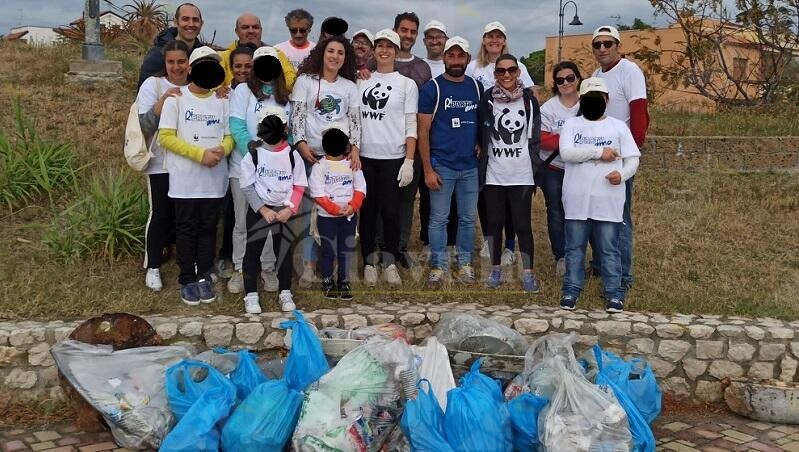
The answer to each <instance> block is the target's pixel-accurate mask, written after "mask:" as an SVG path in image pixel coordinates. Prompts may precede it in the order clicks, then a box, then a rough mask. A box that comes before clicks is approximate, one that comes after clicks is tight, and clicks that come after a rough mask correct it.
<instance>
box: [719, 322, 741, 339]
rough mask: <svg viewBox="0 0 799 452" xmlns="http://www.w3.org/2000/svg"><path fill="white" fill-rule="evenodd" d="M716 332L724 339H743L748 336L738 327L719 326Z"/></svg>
mask: <svg viewBox="0 0 799 452" xmlns="http://www.w3.org/2000/svg"><path fill="white" fill-rule="evenodd" d="M716 331H718V332H719V333H721V335H722V336H724V337H742V336H744V335H745V334H746V333H745V332H744V329H743V328H741V327H740V326H737V325H719V326H717V327H716Z"/></svg>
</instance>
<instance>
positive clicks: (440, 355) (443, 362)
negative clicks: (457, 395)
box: [413, 336, 455, 411]
mask: <svg viewBox="0 0 799 452" xmlns="http://www.w3.org/2000/svg"><path fill="white" fill-rule="evenodd" d="M413 352H414V353H415V354H416V355H417V358H421V364H420V365H419V370H418V374H419V378H420V379H426V380H428V381H429V382H430V386H432V390H433V392H434V393H435V396H436V400H438V404H439V405H440V406H441V411H446V410H447V392H449V390H450V389H453V388H454V387H455V377H453V375H452V366H451V365H450V362H449V354H447V348H446V347H444V345H443V344H441V343H440V342H438V339H436V337H435V336H430V337H428V338H427V339H426V340H425V342H424V344H423V345H422V346H414V347H413Z"/></svg>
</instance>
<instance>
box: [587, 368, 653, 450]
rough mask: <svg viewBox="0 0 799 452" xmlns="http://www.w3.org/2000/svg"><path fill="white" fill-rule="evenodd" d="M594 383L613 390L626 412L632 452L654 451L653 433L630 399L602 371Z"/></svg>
mask: <svg viewBox="0 0 799 452" xmlns="http://www.w3.org/2000/svg"><path fill="white" fill-rule="evenodd" d="M596 384H597V385H599V386H602V385H605V386H607V387H609V388H610V389H611V390H613V394H614V395H615V396H616V400H618V401H619V405H621V407H622V408H624V411H626V412H627V420H628V421H629V423H630V433H631V434H632V436H633V452H655V445H656V443H655V435H654V433H653V432H652V428H651V427H650V426H649V423H648V422H647V421H646V419H644V417H643V416H641V413H639V412H638V409H637V408H636V407H635V405H634V404H633V402H632V400H630V398H629V397H628V396H627V394H625V393H624V391H622V390H621V388H619V387H618V386H617V385H616V384H615V383H614V382H613V381H611V379H610V378H609V377H607V376H606V375H605V374H603V373H602V372H600V373H599V375H597V377H596Z"/></svg>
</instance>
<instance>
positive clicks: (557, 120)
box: [538, 96, 580, 169]
mask: <svg viewBox="0 0 799 452" xmlns="http://www.w3.org/2000/svg"><path fill="white" fill-rule="evenodd" d="M579 110H580V102H577V103H576V104H574V106H573V107H571V108H569V107H567V106H565V105H563V104H562V103H561V102H560V97H558V96H555V97H553V98H551V99H549V100H548V101H546V102H544V105H542V106H541V131H542V132H550V133H555V134H558V135H560V131H561V129H562V128H563V123H564V122H566V120H567V119H569V118H573V117H575V116H577V112H578V111H579ZM538 155H539V156H540V157H541V160H543V161H546V159H548V158H549V156H550V155H552V151H545V150H543V149H542V150H540V151H539V152H538ZM550 165H552V166H554V167H557V168H560V169H563V159H562V158H560V154H558V155H556V156H555V158H554V159H552V162H550Z"/></svg>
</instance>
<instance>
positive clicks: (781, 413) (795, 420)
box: [724, 380, 799, 424]
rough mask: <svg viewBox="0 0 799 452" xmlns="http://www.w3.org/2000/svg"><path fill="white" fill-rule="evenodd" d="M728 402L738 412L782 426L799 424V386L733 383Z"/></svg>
mask: <svg viewBox="0 0 799 452" xmlns="http://www.w3.org/2000/svg"><path fill="white" fill-rule="evenodd" d="M724 401H725V402H727V406H728V407H729V408H730V410H732V411H733V412H734V413H737V414H740V415H741V416H745V417H748V418H751V419H756V420H759V421H765V422H775V423H780V424H799V385H797V383H784V382H781V381H777V380H755V381H747V380H732V381H730V383H729V386H727V388H726V389H725V390H724Z"/></svg>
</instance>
